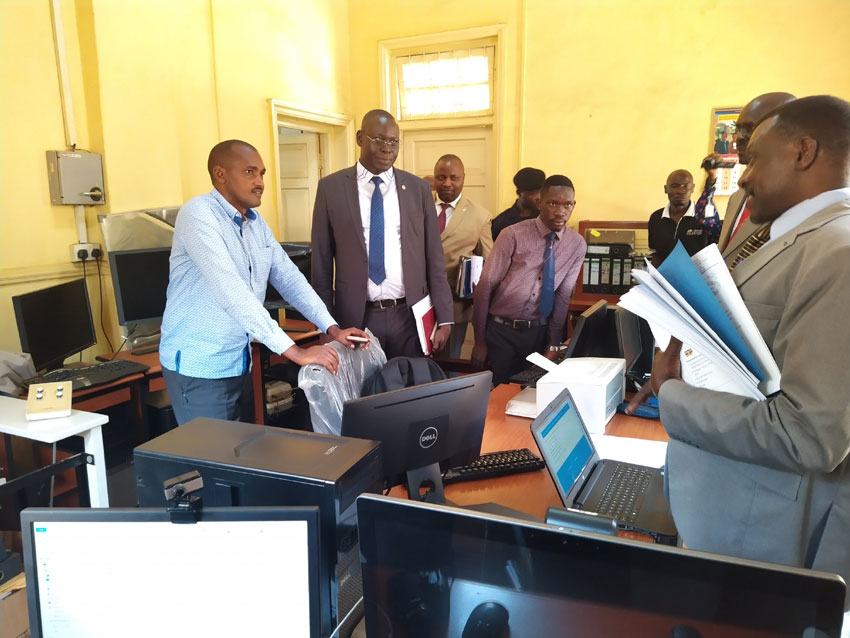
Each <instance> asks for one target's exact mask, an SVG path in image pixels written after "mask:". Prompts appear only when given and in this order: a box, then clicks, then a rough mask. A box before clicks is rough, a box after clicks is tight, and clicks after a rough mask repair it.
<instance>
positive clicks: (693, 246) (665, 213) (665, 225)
mask: <svg viewBox="0 0 850 638" xmlns="http://www.w3.org/2000/svg"><path fill="white" fill-rule="evenodd" d="M716 172H717V170H716V169H711V170H709V169H706V187H705V188H704V189H703V191H702V194H701V195H700V198H699V200H698V201H697V203H696V204H694V202H692V201H691V195H693V192H694V178H693V176H692V175H691V174H690V172H689V171H686V170H685V169H683V168H680V169H678V170H675V171H673V172H672V173H670V175H668V176H667V182H666V183H665V184H664V193H665V194H666V195H667V199H668V200H669V201H668V203H667V205H666V206H665V207H664V208H659V209H658V210H657V211H655V212H654V213H652V215H650V217H649V225H648V230H649V247H650V248H651V249H652V250H653V251H654V252H653V254H652V264H653V265H654V266H656V267H657V266H658V265H660V264H661V262H662V261H664V260H665V259H667V256H668V255H669V254H670V253H671V252H672V251H673V248H674V247H675V246H676V242H677V241H681V242H682V244H683V245H684V247H685V249H686V250H687V251H688V254H689V255H693V254H695V253H697V252H699V251H700V250H702V249H703V248H705V247H706V246H707V245H708V244H710V243H712V242H716V241H717V234H716V233H712V232H711V230H710V229H709V228H708V227H707V224H706V220H707V219H713V220H714V222H715V226H716V227H717V228H719V226H720V219H719V217H718V216H717V211H716V210H715V209H714V204H713V203H712V201H711V196H712V194H713V193H714V181H715V177H714V175H715V173H716Z"/></svg>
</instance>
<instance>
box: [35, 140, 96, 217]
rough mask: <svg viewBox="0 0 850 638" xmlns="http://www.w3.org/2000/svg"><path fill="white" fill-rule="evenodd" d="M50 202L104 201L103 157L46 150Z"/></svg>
mask: <svg viewBox="0 0 850 638" xmlns="http://www.w3.org/2000/svg"><path fill="white" fill-rule="evenodd" d="M47 179H48V181H49V183H50V203H51V204H71V205H75V206H79V205H82V206H93V205H98V204H105V203H106V193H105V192H104V190H103V160H102V158H101V156H100V155H99V154H98V153H87V152H83V151H47Z"/></svg>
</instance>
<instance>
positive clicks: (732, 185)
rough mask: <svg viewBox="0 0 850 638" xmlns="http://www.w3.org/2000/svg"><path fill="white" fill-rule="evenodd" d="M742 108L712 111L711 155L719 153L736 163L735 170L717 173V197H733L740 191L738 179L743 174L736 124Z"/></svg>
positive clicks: (709, 149)
mask: <svg viewBox="0 0 850 638" xmlns="http://www.w3.org/2000/svg"><path fill="white" fill-rule="evenodd" d="M742 109H743V107H741V106H730V107H725V108H713V109H711V137H710V141H709V145H708V152H709V153H718V154H720V155H722V156H723V159H724V160H726V161H731V162H735V166H734V167H733V168H721V169H720V170H719V171H718V172H717V187H716V189H715V191H714V193H715V195H731V194H732V193H734V192H735V191H736V190H738V177H739V175H740V174H741V172H742V170H743V169H742V168H741V165H740V164H738V149H737V147H736V144H737V141H738V131H737V129H736V128H735V123H736V122H737V121H738V116H739V115H740V114H741V110H742Z"/></svg>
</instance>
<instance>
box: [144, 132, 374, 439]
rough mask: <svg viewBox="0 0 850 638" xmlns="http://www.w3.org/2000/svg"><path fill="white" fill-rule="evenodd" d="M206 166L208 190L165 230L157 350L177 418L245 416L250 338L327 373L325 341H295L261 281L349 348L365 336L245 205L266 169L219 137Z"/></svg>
mask: <svg viewBox="0 0 850 638" xmlns="http://www.w3.org/2000/svg"><path fill="white" fill-rule="evenodd" d="M207 169H208V170H209V173H210V178H211V179H212V183H213V187H214V188H213V190H212V191H210V192H209V193H206V194H204V195H200V196H198V197H195V198H194V199H192V200H190V201H188V202H187V203H186V204H184V205H183V207H182V208H181V209H180V212H179V214H178V216H177V223H176V224H175V227H174V241H173V244H172V248H171V260H170V275H169V282H168V301H167V303H166V306H165V314H164V316H163V320H162V340H161V342H160V347H159V359H160V362H161V364H162V374H163V377H164V379H165V385H166V388H167V389H168V394H169V396H170V397H171V403H172V406H173V407H174V415H175V417H176V418H177V422H178V423H179V424H181V425H182V424H183V423H186V422H187V421H190V420H192V419H194V418H196V417H200V416H204V417H212V418H218V419H228V420H238V419H239V418H240V417H243V418H247V417H248V416H250V405H251V400H250V390H249V388H250V386H249V382H248V379H249V375H248V371H249V369H250V343H251V340H252V339H257V340H258V341H261V342H262V343H264V344H265V345H266V346H268V348H269V349H270V350H272V351H274V352H276V353H278V354H282V355H284V356H285V357H287V358H288V359H290V360H292V361H294V362H295V363H297V364H299V365H306V364H308V363H318V364H320V365H323V366H325V367H326V368H327V369H328V370H330V371H331V372H333V373H336V371H337V366H338V365H339V358H338V356H337V354H336V352H335V351H334V350H333V349H332V348H329V347H327V346H312V347H308V348H300V347H299V346H296V345H295V343H294V342H293V341H292V339H290V338H289V337H288V336H287V335H286V333H284V331H283V330H281V328H280V326H279V325H278V324H277V323H276V322H275V321H274V320H273V319H272V318H271V316H270V315H269V313H268V311H267V310H266V309H265V308H264V307H263V300H264V297H265V293H266V284H267V282H271V284H272V285H273V286H274V287H275V288H276V289H277V290H278V292H280V294H281V296H282V297H283V298H284V299H286V301H288V302H289V303H290V304H291V305H293V306H294V307H295V308H297V309H298V311H299V312H300V313H301V314H303V315H304V316H305V317H306V318H307V319H309V320H310V321H311V322H313V323H314V324H316V326H317V327H318V328H319V330H321V331H322V332H326V333H327V334H328V335H329V336H330V337H332V338H333V339H335V340H337V341H339V342H340V343H342V344H344V345H346V346H347V347H349V348H354V347H355V346H356V344H355V343H354V341H351V340H350V337H355V338H361V339H366V340H368V337H367V335H366V333H365V332H363V331H362V330H359V329H357V328H349V329H347V330H342V329H340V327H339V326H338V325H337V324H336V322H335V321H334V319H333V317H331V315H330V314H329V313H328V311H327V308H326V307H325V304H324V303H323V302H322V300H321V299H320V298H319V296H318V295H317V294H316V292H315V291H314V290H313V289H312V288H311V287H310V284H309V283H307V280H306V279H305V278H304V276H303V275H302V274H301V272H300V271H299V270H298V268H297V267H296V266H295V265H294V264H293V263H292V262H291V261H290V259H289V257H288V256H287V255H286V253H285V252H284V251H283V249H282V248H281V247H280V244H279V243H278V242H277V240H276V239H275V237H274V235H273V234H272V231H271V229H270V228H269V227H268V225H267V224H266V223H265V221H263V219H262V218H261V217H260V216H259V215H258V214H257V212H256V211H255V210H254V208H255V207H257V206H259V205H260V200H261V198H262V195H263V188H264V186H263V176H264V175H265V173H266V167H265V165H264V164H263V160H262V159H261V158H260V154H259V153H258V152H257V149H255V148H254V147H253V146H251V145H250V144H248V143H247V142H242V141H240V140H228V141H225V142H221V143H219V144H216V146H214V147H213V149H212V150H211V151H210V156H209V161H208V163H207ZM356 340H357V339H355V341H356ZM243 395H244V396H245V400H243Z"/></svg>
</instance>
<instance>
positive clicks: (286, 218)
mask: <svg viewBox="0 0 850 638" xmlns="http://www.w3.org/2000/svg"><path fill="white" fill-rule="evenodd" d="M320 149H321V144H319V134H318V133H309V132H305V131H298V130H293V129H288V128H283V127H280V129H279V146H278V155H279V157H280V201H281V202H282V203H283V217H282V218H281V219H280V222H279V228H278V233H279V235H280V239H281V241H310V228H311V226H312V221H313V202H314V201H315V200H316V186H317V185H318V183H319V177H321V167H322V157H321V150H320Z"/></svg>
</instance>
